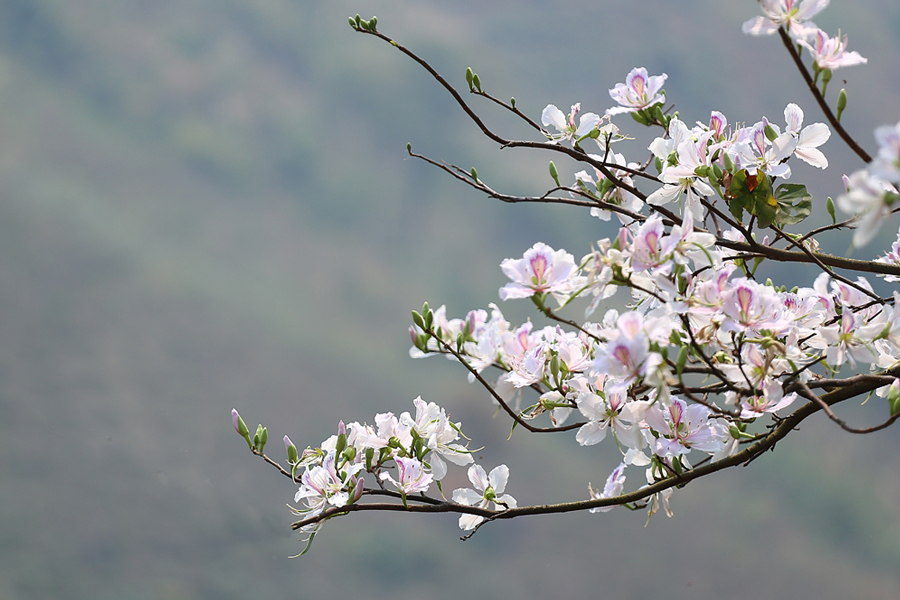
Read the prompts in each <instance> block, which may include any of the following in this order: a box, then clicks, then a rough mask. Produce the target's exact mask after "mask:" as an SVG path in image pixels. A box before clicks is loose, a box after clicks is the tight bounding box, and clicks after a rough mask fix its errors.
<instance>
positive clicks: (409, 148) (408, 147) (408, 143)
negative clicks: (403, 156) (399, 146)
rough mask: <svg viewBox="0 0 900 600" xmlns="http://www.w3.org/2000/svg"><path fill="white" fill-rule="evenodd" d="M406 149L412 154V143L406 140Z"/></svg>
mask: <svg viewBox="0 0 900 600" xmlns="http://www.w3.org/2000/svg"><path fill="white" fill-rule="evenodd" d="M406 151H407V152H408V153H409V154H412V143H410V142H406Z"/></svg>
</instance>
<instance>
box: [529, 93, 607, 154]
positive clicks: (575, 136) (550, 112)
mask: <svg viewBox="0 0 900 600" xmlns="http://www.w3.org/2000/svg"><path fill="white" fill-rule="evenodd" d="M580 110H581V103H576V104H573V105H572V109H571V110H570V111H569V114H568V115H564V114H563V112H562V111H561V110H559V109H558V108H557V107H556V105H554V104H548V105H547V106H546V108H544V110H543V112H541V123H542V124H543V125H544V127H546V126H548V125H552V126H553V127H554V128H555V129H556V130H557V131H559V133H558V134H552V133H551V134H547V137H549V138H550V142H551V143H556V142H558V141H560V140H569V141H570V142H572V143H573V144H575V143H577V142H578V140H580V139H581V138H583V137H584V136H586V135H588V134H590V133H591V131H593V130H594V129H595V128H596V127H597V125H599V123H600V115H598V114H595V113H584V114H583V115H581V118H580V119H579V120H578V125H577V126H576V125H575V115H577V114H578V111H580Z"/></svg>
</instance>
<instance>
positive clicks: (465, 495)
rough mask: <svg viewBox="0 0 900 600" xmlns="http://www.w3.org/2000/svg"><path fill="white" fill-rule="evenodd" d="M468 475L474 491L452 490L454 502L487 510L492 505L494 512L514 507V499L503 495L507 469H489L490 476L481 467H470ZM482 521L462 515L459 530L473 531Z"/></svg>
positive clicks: (507, 477)
mask: <svg viewBox="0 0 900 600" xmlns="http://www.w3.org/2000/svg"><path fill="white" fill-rule="evenodd" d="M468 474H469V481H471V482H472V485H473V486H474V488H475V489H470V488H458V489H455V490H453V501H454V502H456V503H457V504H464V505H465V506H477V507H479V508H488V507H489V506H490V505H491V504H492V503H493V505H494V510H506V509H508V508H515V507H516V499H515V498H513V497H512V496H510V495H509V494H504V493H503V492H504V490H506V482H507V480H508V479H509V467H507V466H506V465H500V466H498V467H494V468H493V469H491V472H490V474H486V473H485V472H484V469H483V468H482V467H481V465H472V466H471V467H469V473H468ZM482 521H484V517H479V516H478V515H469V514H463V515H460V517H459V528H460V529H463V530H470V529H475V528H476V527H477V526H478V524H479V523H481V522H482Z"/></svg>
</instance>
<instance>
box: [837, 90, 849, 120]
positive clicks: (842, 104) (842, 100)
mask: <svg viewBox="0 0 900 600" xmlns="http://www.w3.org/2000/svg"><path fill="white" fill-rule="evenodd" d="M845 108H847V90H845V89H844V88H841V91H840V93H839V94H838V100H837V115H836V117H837V120H838V122H840V120H841V113H843V112H844V109H845Z"/></svg>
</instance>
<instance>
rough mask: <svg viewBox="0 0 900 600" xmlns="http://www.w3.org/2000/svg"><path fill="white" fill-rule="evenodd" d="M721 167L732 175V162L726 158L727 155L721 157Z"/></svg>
mask: <svg viewBox="0 0 900 600" xmlns="http://www.w3.org/2000/svg"><path fill="white" fill-rule="evenodd" d="M722 165H723V166H724V167H725V170H726V171H728V172H729V173H731V174H732V175H733V174H734V161H733V160H731V157H730V156H728V153H727V152H726V153H725V154H723V155H722Z"/></svg>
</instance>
